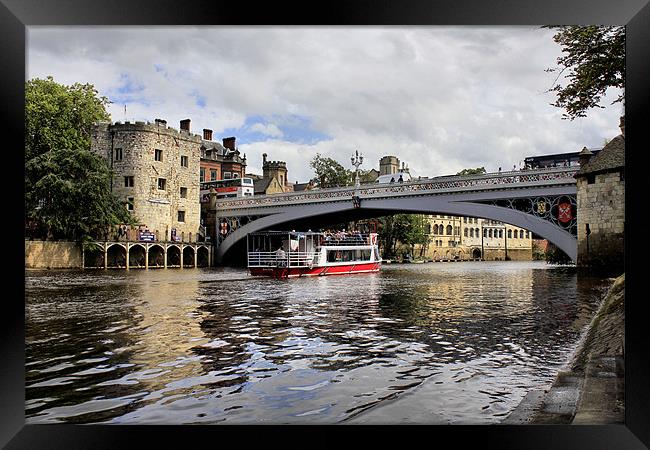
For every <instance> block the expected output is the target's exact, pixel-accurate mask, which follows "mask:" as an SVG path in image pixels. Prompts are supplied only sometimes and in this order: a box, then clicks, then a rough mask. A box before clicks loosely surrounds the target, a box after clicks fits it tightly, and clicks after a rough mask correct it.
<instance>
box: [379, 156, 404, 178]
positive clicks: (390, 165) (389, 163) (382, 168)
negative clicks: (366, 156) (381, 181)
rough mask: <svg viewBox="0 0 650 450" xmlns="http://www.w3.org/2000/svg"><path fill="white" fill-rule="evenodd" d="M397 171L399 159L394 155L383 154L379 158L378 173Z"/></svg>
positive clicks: (386, 173) (387, 173) (384, 173)
mask: <svg viewBox="0 0 650 450" xmlns="http://www.w3.org/2000/svg"><path fill="white" fill-rule="evenodd" d="M397 172H399V159H398V158H397V157H396V156H384V157H383V158H381V159H380V160H379V175H390V174H393V173H397Z"/></svg>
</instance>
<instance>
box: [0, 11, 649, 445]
mask: <svg viewBox="0 0 650 450" xmlns="http://www.w3.org/2000/svg"><path fill="white" fill-rule="evenodd" d="M269 24H273V25H343V26H345V25H386V26H390V25H543V24H566V25H572V24H603V25H626V27H627V30H626V39H627V44H626V58H627V60H626V70H627V75H626V140H627V141H628V145H627V147H628V149H627V152H626V166H627V168H626V184H628V187H627V189H626V205H627V206H628V207H627V208H626V235H627V236H628V237H630V236H631V237H632V238H628V239H627V240H626V246H625V255H626V278H627V280H626V281H627V288H628V289H627V291H628V293H629V295H628V301H626V305H625V317H626V327H625V393H626V396H625V424H624V425H606V426H596V425H594V426H572V425H557V426H556V425H494V426H437V427H430V426H419V427H411V428H406V427H401V428H399V429H398V428H394V427H391V426H381V427H375V426H364V427H349V426H348V427H336V428H335V429H333V430H325V429H324V428H325V427H320V426H318V427H317V426H314V427H311V426H300V427H290V428H287V427H279V426H278V427H274V426H266V427H264V429H263V430H260V432H255V430H254V431H253V432H252V433H251V429H250V428H246V427H243V426H231V427H228V426H219V427H205V426H203V427H202V426H144V425H142V426H141V425H132V426H107V425H25V414H24V412H25V409H24V406H25V405H24V400H25V388H24V385H25V366H24V362H25V354H24V353H25V339H24V338H25V323H24V319H25V316H24V312H25V310H24V303H23V302H24V271H23V269H22V267H23V266H22V264H23V260H24V248H23V247H22V246H21V245H22V244H21V242H20V239H19V238H15V237H14V233H13V231H15V233H16V234H15V236H19V235H20V234H21V233H22V234H23V235H24V224H23V223H22V219H21V217H20V213H21V212H23V211H24V204H23V202H22V201H21V200H20V196H19V195H18V194H17V193H16V192H17V191H19V190H20V188H19V187H14V186H19V185H20V183H23V182H24V181H23V180H24V177H22V178H21V175H22V174H21V173H20V171H18V170H15V169H14V168H15V167H24V166H23V164H24V156H23V153H22V152H21V151H18V149H20V148H21V146H22V145H23V143H24V82H25V48H26V44H27V42H26V27H29V26H32V25H88V26H97V25H269ZM0 46H1V48H2V52H1V53H0V58H1V59H2V61H3V70H2V72H0V78H1V79H2V83H0V93H1V97H0V100H1V101H0V105H1V106H0V116H1V120H2V122H1V123H2V124H3V126H4V127H3V128H4V137H5V139H4V144H5V147H4V148H5V152H4V157H5V165H4V168H5V171H4V173H5V177H4V180H5V198H6V200H8V201H9V203H10V204H9V205H8V206H7V210H6V211H7V212H10V214H8V216H10V217H14V215H15V222H14V221H13V220H12V219H9V220H7V225H6V227H10V229H11V230H12V232H11V233H7V235H6V239H5V242H4V244H5V245H4V248H5V251H6V250H7V249H8V250H9V254H10V255H12V256H11V257H5V258H4V260H5V262H8V263H9V264H8V267H7V268H6V269H5V275H6V278H5V279H4V280H3V281H4V284H5V289H3V290H4V291H5V295H4V296H3V298H4V301H3V305H2V306H3V309H4V311H3V313H2V314H0V317H2V327H1V328H0V330H2V331H1V332H2V340H1V341H0V342H1V343H2V353H1V354H0V356H1V359H0V361H1V362H2V366H0V367H1V368H0V374H1V375H0V376H1V377H2V388H1V391H0V399H2V400H1V401H0V416H1V418H2V420H1V421H0V445H2V446H3V447H5V448H8V449H13V448H30V449H41V448H66V449H68V448H89V449H90V448H92V449H98V448H111V449H116V448H130V447H141V446H146V447H152V446H154V445H159V443H163V445H164V448H168V447H172V446H173V445H174V443H180V444H181V445H188V444H189V445H191V444H190V443H189V441H190V440H191V439H195V438H202V439H206V443H209V444H210V445H215V446H216V445H227V444H226V442H228V440H227V439H230V438H233V439H234V440H235V441H234V442H235V443H243V444H244V445H245V446H246V447H251V446H253V445H257V444H266V445H273V443H274V442H275V443H278V444H279V445H287V444H289V445H292V444H295V445H301V446H305V445H307V446H311V445H312V444H313V443H314V441H315V440H316V439H318V440H321V439H320V437H321V436H325V440H322V443H323V444H325V443H327V444H328V445H340V443H339V442H337V440H336V441H335V439H336V434H338V432H340V431H346V432H347V431H352V432H353V433H354V434H358V435H359V437H361V438H362V439H364V441H365V442H364V441H360V442H362V443H363V444H366V445H367V443H370V442H372V441H375V440H377V441H383V442H386V443H387V444H388V445H390V443H392V442H394V441H398V440H408V441H414V440H416V439H418V440H419V439H420V438H424V439H426V440H425V441H424V443H425V445H436V446H438V445H453V446H454V447H456V446H458V445H460V446H461V447H463V446H465V445H466V444H468V443H472V444H473V445H472V447H479V448H500V449H506V448H517V449H521V448H530V449H538V448H539V449H542V448H544V449H548V448H553V449H555V448H571V449H579V448H585V449H587V448H588V449H601V448H602V449H617V448H621V449H636V448H647V446H648V445H650V427H649V426H648V425H647V424H648V423H650V417H649V414H648V409H649V408H648V405H650V396H649V395H648V391H649V390H648V383H647V381H648V380H650V377H648V373H649V371H648V366H649V365H650V363H649V362H648V358H647V356H646V355H647V353H648V352H647V349H648V346H647V341H648V339H647V337H645V333H644V325H645V324H644V323H643V322H644V321H645V318H646V317H647V316H646V314H644V304H643V303H644V301H645V300H646V298H645V297H644V296H643V295H642V294H639V293H638V292H640V291H639V289H640V288H641V287H642V280H643V275H644V274H642V272H641V271H642V270H643V267H642V263H643V260H642V259H641V256H642V252H643V247H644V246H642V245H639V244H638V241H637V243H636V244H635V242H631V241H633V240H636V239H638V240H642V239H643V237H645V236H647V233H645V235H644V233H643V232H644V229H643V228H641V225H642V224H643V221H642V216H641V214H642V210H643V207H642V205H643V202H642V201H641V198H640V196H641V194H642V192H643V186H635V184H640V183H641V180H643V175H642V174H641V173H640V171H641V170H643V169H644V165H643V163H642V161H641V158H642V155H643V154H644V153H645V152H647V151H648V150H647V142H646V140H645V139H643V138H644V137H645V136H644V132H646V130H647V129H648V127H647V119H646V117H648V98H650V95H649V92H648V90H649V88H648V85H649V84H650V83H648V80H650V70H648V69H649V65H650V58H648V56H649V55H650V6H649V5H648V0H618V1H611V0H563V1H559V0H552V1H545V2H539V1H535V0H502V1H483V0H460V1H454V2H451V1H433V0H429V1H427V0H406V1H404V0H402V1H399V2H398V1H392V2H391V1H389V0H354V1H352V0H347V1H338V2H334V1H329V2H321V3H318V4H311V3H310V2H304V1H302V2H299V1H294V0H286V1H281V2H255V3H253V4H249V3H248V2H235V1H232V0H231V1H228V2H226V1H223V0H213V1H208V0H187V1H184V2H174V1H171V0H156V1H153V0H136V1H122V0H114V1H108V0H104V1H89V0H59V1H46V0H0ZM644 124H645V125H646V126H645V127H644ZM7 138H9V140H7ZM12 177H15V178H14V179H15V181H14V182H12V181H10V180H12ZM14 183H18V184H14ZM630 183H631V184H630ZM633 206H638V207H633ZM23 217H24V214H23ZM14 226H15V227H16V228H15V229H14V228H13V227H14ZM14 255H15V260H14ZM21 258H22V259H21ZM633 259H637V261H636V262H635V261H633ZM12 271H15V272H16V273H15V274H14V273H13V272H12ZM7 288H10V289H7ZM13 288H15V290H14V289H13ZM10 291H14V292H15V293H14V294H7V293H8V292H10ZM21 296H22V300H21ZM416 430H417V433H415V434H413V431H416ZM331 431H334V432H335V433H334V434H333V435H332V437H330V436H329V435H328V434H324V433H329V432H331ZM276 438H278V439H276ZM328 438H329V439H328ZM136 439H137V440H136ZM224 439H226V440H224ZM140 442H141V443H140ZM318 443H320V442H318ZM363 444H362V445H363ZM353 445H355V444H353ZM356 445H358V444H356Z"/></svg>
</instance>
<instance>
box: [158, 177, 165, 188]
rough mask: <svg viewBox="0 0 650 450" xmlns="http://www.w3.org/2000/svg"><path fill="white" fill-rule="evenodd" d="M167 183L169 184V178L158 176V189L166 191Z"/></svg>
mask: <svg viewBox="0 0 650 450" xmlns="http://www.w3.org/2000/svg"><path fill="white" fill-rule="evenodd" d="M166 185H167V180H165V179H164V178H158V189H160V190H161V191H164V190H165V187H166Z"/></svg>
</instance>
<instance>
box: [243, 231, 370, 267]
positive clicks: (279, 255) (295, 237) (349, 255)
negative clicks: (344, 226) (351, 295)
mask: <svg viewBox="0 0 650 450" xmlns="http://www.w3.org/2000/svg"><path fill="white" fill-rule="evenodd" d="M247 249H248V269H249V270H250V274H251V275H264V276H270V277H275V278H294V277H309V276H323V275H344V274H352V273H368V272H378V271H379V269H380V268H381V257H380V256H379V247H378V240H377V233H369V234H361V233H354V232H348V233H345V232H336V233H320V232H319V233H316V232H311V231H308V232H304V233H300V232H295V231H290V232H289V231H264V232H258V233H250V234H249V235H248V236H247Z"/></svg>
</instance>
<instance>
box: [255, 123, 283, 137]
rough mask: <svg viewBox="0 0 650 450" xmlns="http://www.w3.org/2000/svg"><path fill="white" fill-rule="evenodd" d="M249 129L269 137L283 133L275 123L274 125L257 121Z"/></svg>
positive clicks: (280, 135) (279, 135)
mask: <svg viewBox="0 0 650 450" xmlns="http://www.w3.org/2000/svg"><path fill="white" fill-rule="evenodd" d="M250 130H251V131H255V132H258V133H262V134H264V135H266V136H271V137H282V136H283V135H284V133H282V130H280V129H279V128H278V127H277V125H274V124H272V123H268V124H263V123H259V122H258V123H256V124H254V125H253V126H251V128H250Z"/></svg>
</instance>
